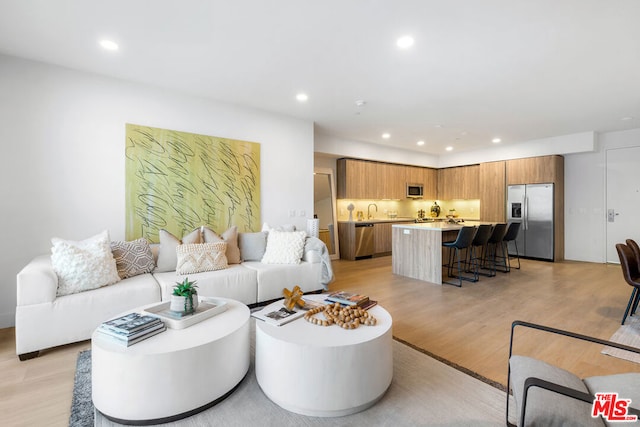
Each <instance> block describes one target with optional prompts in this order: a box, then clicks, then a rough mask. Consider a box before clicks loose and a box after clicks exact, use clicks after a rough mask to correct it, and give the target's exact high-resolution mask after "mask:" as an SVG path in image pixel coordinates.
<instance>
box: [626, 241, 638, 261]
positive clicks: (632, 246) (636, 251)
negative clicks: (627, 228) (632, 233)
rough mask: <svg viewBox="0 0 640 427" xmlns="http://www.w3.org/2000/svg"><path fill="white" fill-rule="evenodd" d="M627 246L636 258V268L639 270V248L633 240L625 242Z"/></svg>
mask: <svg viewBox="0 0 640 427" xmlns="http://www.w3.org/2000/svg"><path fill="white" fill-rule="evenodd" d="M626 243H627V246H629V247H630V248H631V250H632V251H633V254H634V255H635V256H636V261H638V268H640V247H639V246H638V244H637V243H636V241H635V240H633V239H627V240H626Z"/></svg>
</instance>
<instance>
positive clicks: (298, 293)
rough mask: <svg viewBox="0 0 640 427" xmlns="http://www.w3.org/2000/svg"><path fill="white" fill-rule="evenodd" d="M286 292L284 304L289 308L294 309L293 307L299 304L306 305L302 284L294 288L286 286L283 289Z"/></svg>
mask: <svg viewBox="0 0 640 427" xmlns="http://www.w3.org/2000/svg"><path fill="white" fill-rule="evenodd" d="M282 293H283V294H284V306H285V307H286V308H287V310H293V307H295V306H296V304H298V305H299V306H300V307H304V300H303V299H302V290H301V289H300V286H298V285H296V286H295V287H294V288H293V290H291V291H290V290H289V289H287V288H284V289H283V290H282Z"/></svg>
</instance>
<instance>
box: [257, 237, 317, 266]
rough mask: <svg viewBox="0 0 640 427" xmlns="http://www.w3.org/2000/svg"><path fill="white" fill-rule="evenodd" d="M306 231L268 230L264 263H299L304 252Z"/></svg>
mask: <svg viewBox="0 0 640 427" xmlns="http://www.w3.org/2000/svg"><path fill="white" fill-rule="evenodd" d="M306 238H307V232H306V231H275V230H271V231H269V235H268V237H267V249H266V251H265V253H264V256H263V257H262V262H263V263H264V264H300V259H301V258H302V255H303V252H304V242H305V240H306Z"/></svg>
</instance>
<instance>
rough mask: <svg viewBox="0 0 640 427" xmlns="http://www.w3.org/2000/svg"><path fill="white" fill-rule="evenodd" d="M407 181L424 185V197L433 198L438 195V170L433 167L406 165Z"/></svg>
mask: <svg viewBox="0 0 640 427" xmlns="http://www.w3.org/2000/svg"><path fill="white" fill-rule="evenodd" d="M403 169H404V171H405V182H406V183H409V184H422V185H423V186H424V187H423V189H424V194H423V196H422V198H423V199H427V200H433V199H436V198H437V197H438V185H437V181H438V171H437V170H435V169H431V168H421V167H417V166H405V167H403ZM404 191H406V189H404Z"/></svg>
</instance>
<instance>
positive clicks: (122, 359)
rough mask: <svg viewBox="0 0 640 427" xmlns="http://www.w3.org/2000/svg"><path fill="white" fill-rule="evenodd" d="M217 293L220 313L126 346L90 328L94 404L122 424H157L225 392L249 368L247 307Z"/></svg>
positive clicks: (196, 408) (197, 409)
mask: <svg viewBox="0 0 640 427" xmlns="http://www.w3.org/2000/svg"><path fill="white" fill-rule="evenodd" d="M220 299H222V300H224V301H226V302H227V310H226V311H224V312H223V313H220V314H217V315H215V316H213V317H210V318H208V319H205V320H203V321H201V322H199V323H196V324H194V325H191V326H189V327H187V328H185V329H167V330H166V331H165V332H162V333H160V334H158V335H155V336H153V337H150V338H148V339H146V340H144V341H141V342H139V343H136V344H134V345H131V346H130V347H125V346H122V345H120V344H117V343H113V342H112V341H110V340H108V339H105V338H103V336H102V334H100V333H99V332H94V333H93V336H92V338H91V363H92V375H91V380H92V397H93V403H94V405H95V407H96V409H97V410H98V411H100V412H101V413H102V414H103V415H104V416H106V417H107V418H108V419H110V420H112V421H115V422H119V423H121V424H130V425H131V424H133V425H149V424H160V423H164V422H170V421H174V420H177V419H181V418H185V417H188V416H191V415H193V414H195V413H198V412H200V411H202V410H204V409H207V408H209V407H211V406H213V405H214V404H215V403H217V402H218V401H220V400H222V399H224V398H225V397H227V396H228V395H229V394H230V393H231V392H232V391H233V390H234V389H235V388H236V386H237V385H238V384H239V383H240V382H241V381H242V379H243V378H244V376H245V375H246V373H247V371H248V369H249V357H250V352H249V339H250V335H249V333H250V324H249V318H250V313H249V308H248V307H247V306H246V305H244V304H242V303H240V302H238V301H234V300H231V299H225V298H220ZM145 307H147V306H145ZM145 307H140V308H139V309H137V310H132V311H134V312H141V311H142V310H144V309H145ZM123 314H125V313H123Z"/></svg>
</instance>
